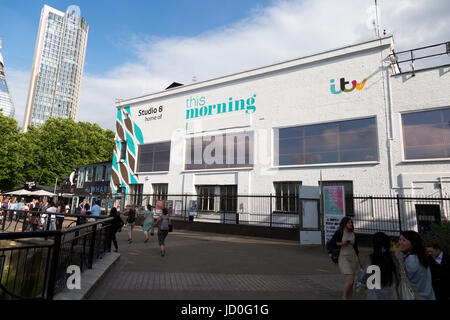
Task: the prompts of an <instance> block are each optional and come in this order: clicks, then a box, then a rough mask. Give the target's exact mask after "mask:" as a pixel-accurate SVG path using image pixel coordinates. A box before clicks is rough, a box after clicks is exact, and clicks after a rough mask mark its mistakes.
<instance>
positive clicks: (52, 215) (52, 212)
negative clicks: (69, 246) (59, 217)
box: [47, 201, 57, 230]
mask: <svg viewBox="0 0 450 320" xmlns="http://www.w3.org/2000/svg"><path fill="white" fill-rule="evenodd" d="M48 206H49V208H48V209H47V213H49V215H50V217H48V219H50V230H55V219H56V215H55V214H56V211H57V208H56V206H55V203H54V202H53V201H50V203H49V205H48Z"/></svg>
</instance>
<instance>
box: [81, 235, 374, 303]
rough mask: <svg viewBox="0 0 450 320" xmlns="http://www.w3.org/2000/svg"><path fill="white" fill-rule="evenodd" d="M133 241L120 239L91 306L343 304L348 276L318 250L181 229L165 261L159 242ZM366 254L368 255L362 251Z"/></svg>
mask: <svg viewBox="0 0 450 320" xmlns="http://www.w3.org/2000/svg"><path fill="white" fill-rule="evenodd" d="M133 238H134V242H133V243H132V244H128V243H127V234H126V232H125V230H124V231H122V232H121V233H118V242H119V253H120V254H121V257H120V259H119V261H118V262H117V263H116V264H115V265H114V266H113V267H112V269H111V270H110V271H109V272H108V274H107V275H106V276H105V277H104V279H103V280H102V281H101V283H100V284H99V285H98V286H97V288H96V289H95V290H94V291H93V293H92V294H91V295H90V297H89V298H90V299H92V300H107V299H119V300H131V299H133V300H158V299H173V300H186V299H189V300H222V299H233V300H240V299H258V300H265V299H269V300H279V299H283V300H284V299H320V300H330V299H340V297H341V296H342V288H343V285H344V277H343V276H342V275H341V274H339V270H338V268H337V266H336V265H334V264H333V263H332V262H331V261H330V259H329V258H328V256H327V254H326V251H325V250H324V249H323V248H322V247H317V246H300V245H299V244H298V243H297V242H294V241H284V240H272V239H264V238H250V237H241V236H231V235H230V236H229V235H219V234H209V233H198V232H191V231H183V230H179V231H176V232H173V233H170V234H169V236H168V238H167V240H166V244H167V253H166V256H165V257H161V256H160V255H159V248H158V243H157V237H156V236H155V237H151V240H150V241H149V242H148V243H144V242H143V241H144V236H143V234H142V231H141V230H140V229H139V228H137V230H135V232H134V235H133ZM361 251H362V252H363V254H362V255H363V258H365V256H364V252H367V250H364V249H363V250H361Z"/></svg>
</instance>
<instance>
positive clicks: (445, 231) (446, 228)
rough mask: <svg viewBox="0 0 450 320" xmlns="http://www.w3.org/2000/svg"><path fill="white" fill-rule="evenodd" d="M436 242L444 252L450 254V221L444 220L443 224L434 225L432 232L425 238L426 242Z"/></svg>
mask: <svg viewBox="0 0 450 320" xmlns="http://www.w3.org/2000/svg"><path fill="white" fill-rule="evenodd" d="M427 240H432V241H436V242H437V243H438V244H439V245H440V247H441V248H442V250H443V251H445V252H449V253H450V220H446V219H444V220H443V221H442V222H441V224H437V223H433V224H432V225H431V232H430V233H428V234H427V235H426V237H425V241H427Z"/></svg>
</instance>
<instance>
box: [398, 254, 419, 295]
mask: <svg viewBox="0 0 450 320" xmlns="http://www.w3.org/2000/svg"><path fill="white" fill-rule="evenodd" d="M395 258H396V259H395V260H394V261H396V262H397V263H396V267H397V273H398V274H399V283H398V285H397V294H398V298H399V300H418V297H419V294H418V292H417V287H416V286H415V285H414V284H413V283H412V282H411V281H410V280H409V279H408V276H407V275H406V271H405V267H404V265H403V261H401V260H400V259H401V258H400V257H399V256H397V255H395Z"/></svg>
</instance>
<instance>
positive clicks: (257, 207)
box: [135, 194, 299, 228]
mask: <svg viewBox="0 0 450 320" xmlns="http://www.w3.org/2000/svg"><path fill="white" fill-rule="evenodd" d="M141 199H143V201H142V202H141V203H135V205H137V208H138V215H139V214H141V215H142V212H143V210H145V207H146V205H147V204H151V205H153V206H155V205H156V202H157V201H163V205H164V206H165V207H171V211H172V218H173V219H174V220H183V221H191V222H209V223H220V224H239V225H250V226H265V227H281V228H298V226H299V213H298V212H299V211H298V210H299V198H298V197H297V196H295V195H291V196H284V197H279V196H275V195H232V196H229V195H214V196H199V195H188V194H184V195H164V196H161V195H149V194H146V195H142V197H141ZM192 201H196V202H197V209H196V210H190V209H191V208H190V207H191V204H192Z"/></svg>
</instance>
